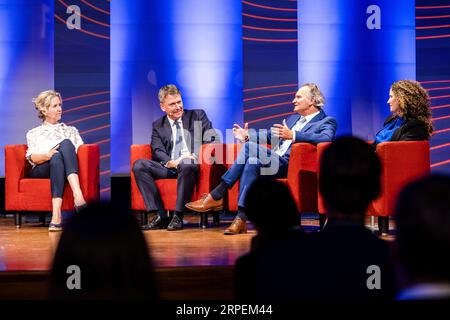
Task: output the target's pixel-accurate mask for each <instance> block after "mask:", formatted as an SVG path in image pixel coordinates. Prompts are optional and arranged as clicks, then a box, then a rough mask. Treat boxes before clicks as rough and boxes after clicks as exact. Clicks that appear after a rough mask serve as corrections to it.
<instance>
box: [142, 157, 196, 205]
mask: <svg viewBox="0 0 450 320" xmlns="http://www.w3.org/2000/svg"><path fill="white" fill-rule="evenodd" d="M198 171H199V168H198V164H195V163H193V161H192V160H191V159H184V162H181V163H180V164H179V165H178V168H176V169H168V168H166V167H164V166H163V165H162V164H160V163H159V162H156V161H153V160H147V159H139V160H136V162H135V163H134V164H133V172H134V176H135V178H136V183H137V185H138V188H139V191H140V192H141V194H142V197H143V198H144V202H145V206H146V207H147V211H158V212H161V211H163V210H164V206H163V203H162V200H161V196H160V195H159V192H158V189H157V188H156V184H155V180H158V179H175V178H176V179H178V180H177V202H176V205H175V211H177V212H179V213H182V212H184V211H185V210H186V209H185V204H186V203H188V202H189V201H191V198H192V193H193V192H194V186H195V183H196V181H197V177H198Z"/></svg>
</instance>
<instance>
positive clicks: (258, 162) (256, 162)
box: [246, 157, 261, 166]
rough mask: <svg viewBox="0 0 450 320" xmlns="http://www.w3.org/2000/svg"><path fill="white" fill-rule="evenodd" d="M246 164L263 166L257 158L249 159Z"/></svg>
mask: <svg viewBox="0 0 450 320" xmlns="http://www.w3.org/2000/svg"><path fill="white" fill-rule="evenodd" d="M246 164H250V165H257V166H260V165H261V160H259V159H258V158H257V157H249V158H248V159H247V162H246Z"/></svg>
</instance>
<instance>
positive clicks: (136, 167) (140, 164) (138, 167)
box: [133, 159, 145, 174]
mask: <svg viewBox="0 0 450 320" xmlns="http://www.w3.org/2000/svg"><path fill="white" fill-rule="evenodd" d="M144 169H145V159H138V160H136V161H135V162H134V164H133V172H134V174H137V173H138V172H141V171H143V170H144Z"/></svg>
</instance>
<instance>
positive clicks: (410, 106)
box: [391, 80, 433, 137]
mask: <svg viewBox="0 0 450 320" xmlns="http://www.w3.org/2000/svg"><path fill="white" fill-rule="evenodd" d="M391 90H392V92H393V94H394V96H395V98H396V99H397V101H398V104H399V107H400V110H401V113H402V117H403V118H404V119H405V120H411V119H417V120H419V121H422V122H423V123H424V124H425V126H426V128H427V131H428V137H430V136H431V134H432V133H433V124H432V123H431V109H430V97H429V96H428V92H427V91H426V90H425V89H424V88H423V87H422V86H421V85H420V83H419V82H417V81H413V80H400V81H397V82H394V84H392V86H391Z"/></svg>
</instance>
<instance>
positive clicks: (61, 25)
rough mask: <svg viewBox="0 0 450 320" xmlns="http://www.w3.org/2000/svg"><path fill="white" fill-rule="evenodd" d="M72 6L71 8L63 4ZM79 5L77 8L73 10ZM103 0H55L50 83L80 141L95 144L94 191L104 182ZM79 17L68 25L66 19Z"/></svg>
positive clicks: (105, 189)
mask: <svg viewBox="0 0 450 320" xmlns="http://www.w3.org/2000/svg"><path fill="white" fill-rule="evenodd" d="M74 5H75V6H77V7H78V8H75V10H77V11H75V12H73V11H70V12H69V13H67V11H68V7H69V6H74ZM78 9H79V11H78ZM109 11H110V10H109V2H107V1H95V2H94V1H84V0H72V1H70V2H66V1H63V0H55V16H54V17H55V89H56V90H57V91H59V92H61V94H62V97H63V117H62V121H63V122H65V123H66V124H68V125H73V126H75V127H76V128H77V129H78V131H79V132H80V135H81V137H82V138H83V141H84V142H85V143H95V144H98V145H99V146H100V195H101V197H102V198H107V197H108V196H109V190H110V188H109V184H110V179H109V178H110V166H109V165H110V141H111V140H110V127H111V125H110V108H109V105H110V98H109V96H110V95H109V94H110V89H109V88H110V69H109V67H110V64H109V56H110V52H109V50H110V35H109V34H110V22H109V20H110V18H109V17H110V13H109ZM77 20H78V21H79V22H80V25H79V27H80V28H79V29H78V28H74V29H70V28H68V26H67V23H66V22H67V21H69V22H76V21H77Z"/></svg>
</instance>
